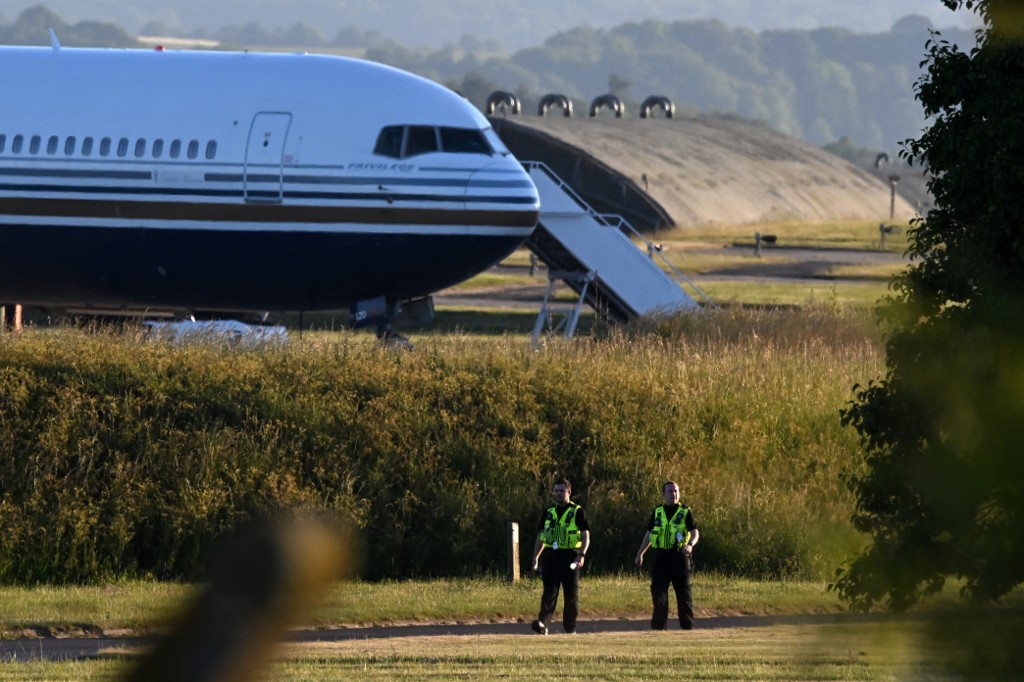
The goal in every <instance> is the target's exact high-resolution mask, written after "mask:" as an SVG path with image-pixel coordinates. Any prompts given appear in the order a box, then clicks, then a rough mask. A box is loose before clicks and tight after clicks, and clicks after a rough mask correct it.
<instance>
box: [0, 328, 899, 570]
mask: <svg viewBox="0 0 1024 682" xmlns="http://www.w3.org/2000/svg"><path fill="white" fill-rule="evenodd" d="M789 314H792V313H789ZM758 315H763V313H759V314H758ZM685 324H686V325H689V326H690V327H692V323H685ZM700 324H702V325H705V327H706V328H704V329H693V328H689V329H688V331H686V332H685V333H684V332H678V331H673V330H669V331H666V329H665V328H662V329H660V330H650V329H647V330H633V331H631V332H628V334H627V335H621V334H612V338H608V339H604V340H596V341H578V342H572V343H553V344H552V345H551V346H549V347H548V348H546V349H545V350H544V351H543V352H540V353H534V352H532V351H530V350H529V349H528V348H527V347H526V344H525V343H524V342H523V341H521V340H518V339H497V340H494V339H491V340H478V339H472V338H465V337H449V338H438V339H431V340H430V341H429V342H427V343H425V344H422V346H423V347H421V348H420V349H419V350H417V351H415V352H412V353H407V352H394V351H391V350H385V349H381V348H378V347H377V346H376V345H375V344H373V343H372V342H370V341H369V340H368V339H366V338H365V337H363V336H360V335H353V334H346V333H340V334H330V335H328V334H324V335H322V336H318V335H315V334H306V335H305V336H304V337H303V338H301V339H293V340H292V342H291V343H290V344H288V345H287V346H285V347H281V348H277V347H272V348H265V349H249V350H246V349H240V348H230V347H222V346H218V345H216V344H196V345H188V346H172V345H168V344H164V343H156V342H151V341H146V340H142V339H139V338H136V337H134V336H133V335H132V334H131V333H120V334H118V333H104V332H93V333H84V332H80V331H75V330H71V329H59V330H29V331H27V332H26V333H24V334H22V335H17V336H15V335H0V434H2V436H0V581H2V582H6V583H32V582H52V583H60V582H98V581H105V580H110V579H114V578H121V577H155V578H161V579H164V578H166V579H195V578H196V577H198V576H199V575H200V574H201V571H202V568H203V566H204V564H205V563H206V561H207V559H208V558H209V556H210V554H211V552H212V551H213V550H214V548H215V546H216V544H217V542H218V540H219V539H221V538H222V537H224V536H225V534H227V533H229V532H230V531H231V530H232V529H234V528H236V527H238V526H239V525H240V524H242V523H243V522H246V521H248V520H250V519H254V518H260V517H263V516H267V515H272V514H274V513H277V512H280V511H282V510H290V509H314V510H327V511H331V512H335V513H338V514H341V515H343V516H345V517H347V518H348V519H350V520H351V521H352V522H353V523H354V524H355V525H356V526H357V527H358V528H359V529H360V530H361V532H362V535H363V539H364V541H365V543H366V546H367V562H366V566H365V569H364V575H365V576H367V577H370V578H382V577H410V576H464V575H476V574H481V573H496V572H500V571H502V570H503V569H504V565H505V547H504V535H505V524H506V523H507V522H508V521H510V520H515V521H519V522H520V524H521V527H522V532H521V539H522V543H523V550H522V554H523V555H524V562H525V561H526V557H528V555H529V552H530V550H531V549H532V543H533V537H534V536H533V531H534V526H535V525H536V523H537V518H538V516H539V514H540V511H541V509H542V508H543V507H544V506H546V505H547V504H548V503H549V499H550V496H549V490H550V484H551V481H552V480H553V479H554V478H555V477H556V476H557V475H561V474H565V475H567V476H569V478H570V479H571V480H572V482H573V487H574V491H573V492H574V498H575V499H576V500H577V501H579V502H580V503H582V504H583V505H585V507H586V508H587V510H588V514H589V516H590V518H591V522H592V525H593V528H594V542H593V552H592V554H591V557H592V561H591V562H590V566H591V570H595V571H602V572H603V571H614V570H620V569H623V568H627V567H629V566H630V565H631V562H632V557H633V554H634V553H635V551H636V547H637V546H638V544H639V541H640V537H641V535H642V533H643V527H644V523H645V522H646V519H647V516H648V515H649V514H650V511H651V509H652V508H653V507H654V505H656V504H658V502H659V500H660V495H659V490H660V486H661V483H662V481H664V480H666V479H669V478H672V479H675V480H678V481H679V482H680V485H681V486H682V488H683V496H684V499H685V500H686V501H687V502H688V503H689V504H690V505H691V506H692V508H693V510H694V513H695V515H696V518H697V519H698V521H699V522H700V526H701V531H702V544H701V547H700V549H699V551H698V563H699V566H700V567H701V568H713V569H716V570H719V571H724V572H731V573H735V574H743V575H749V576H757V577H765V576H793V575H796V576H804V577H812V576H817V577H821V576H824V575H826V574H828V573H829V572H830V571H831V570H832V569H833V568H834V566H835V565H836V564H837V563H838V562H839V561H840V559H841V558H842V557H843V552H845V551H847V550H848V549H849V548H850V545H851V544H852V543H853V542H855V534H854V533H853V531H852V530H851V529H850V527H849V524H848V522H847V518H848V516H849V514H850V513H851V511H852V507H851V500H850V497H849V494H848V493H847V492H846V490H845V487H844V486H843V484H842V482H841V481H840V480H839V476H840V474H841V473H843V472H845V471H849V470H851V469H852V468H855V467H858V466H860V462H861V456H860V454H859V453H858V450H857V444H856V442H855V438H854V437H853V434H851V433H846V432H845V431H844V430H843V429H841V428H840V426H839V422H838V417H837V413H838V409H839V408H840V407H841V406H842V405H843V404H844V403H845V402H846V401H847V400H848V399H849V397H850V396H849V392H850V387H851V386H852V385H853V384H854V383H855V382H857V381H864V380H866V379H867V378H868V377H870V376H872V375H874V374H876V373H877V372H878V369H879V368H878V362H879V359H878V358H879V354H878V349H877V345H876V344H875V343H874V342H873V340H871V339H870V338H869V337H868V336H867V335H861V336H860V337H856V335H851V334H843V335H840V336H841V341H840V342H835V343H833V342H832V341H831V340H830V339H829V338H822V337H818V336H814V335H813V334H811V333H810V332H808V331H807V329H811V328H813V329H816V330H818V332H815V333H822V332H821V330H822V326H821V325H820V324H818V325H807V326H806V327H803V328H801V329H802V331H800V332H799V333H800V335H802V337H803V338H802V339H796V340H795V339H792V338H785V340H784V342H783V341H782V340H780V339H782V337H783V336H784V335H781V334H776V335H777V336H779V338H772V335H767V336H766V337H762V336H758V335H757V334H733V333H729V334H722V333H714V332H711V331H710V329H711V328H712V327H714V326H715V325H718V326H719V327H720V328H725V326H728V325H736V324H738V323H737V322H735V320H733V321H731V322H729V323H728V325H726V322H725V321H723V320H718V321H715V319H714V316H708V318H707V319H706V320H705V321H704V322H701V323H700ZM749 325H752V326H756V319H755V318H754V317H752V318H751V320H750V322H749ZM823 333H824V334H826V335H827V334H828V333H829V332H828V331H824V332H823Z"/></svg>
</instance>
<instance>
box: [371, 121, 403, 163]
mask: <svg viewBox="0 0 1024 682" xmlns="http://www.w3.org/2000/svg"><path fill="white" fill-rule="evenodd" d="M403 135H405V126H388V127H387V128H385V129H384V130H382V131H380V135H379V136H378V137H377V146H376V147H374V148H373V153H374V154H380V155H381V156H391V157H393V158H396V159H400V158H402V136H403Z"/></svg>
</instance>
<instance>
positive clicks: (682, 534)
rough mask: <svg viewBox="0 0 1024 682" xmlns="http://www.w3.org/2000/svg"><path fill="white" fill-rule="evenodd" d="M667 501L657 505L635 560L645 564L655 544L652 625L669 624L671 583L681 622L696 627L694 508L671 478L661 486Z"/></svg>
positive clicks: (662, 626) (657, 627)
mask: <svg viewBox="0 0 1024 682" xmlns="http://www.w3.org/2000/svg"><path fill="white" fill-rule="evenodd" d="M661 491H662V493H663V495H664V497H665V504H663V505H661V506H659V507H657V508H655V510H654V512H653V513H652V514H651V518H650V520H649V521H648V522H647V532H646V533H644V539H643V540H642V541H641V542H640V550H639V551H638V552H637V553H636V559H634V560H633V563H635V564H636V565H637V566H638V567H640V566H643V565H644V553H645V552H646V551H647V549H648V548H649V547H653V548H654V565H653V567H652V568H651V599H652V600H653V602H654V613H653V614H652V615H651V629H652V630H664V629H665V626H666V625H667V624H668V586H669V583H671V584H672V588H673V589H674V590H675V593H676V605H677V607H678V609H679V626H680V627H681V628H682V629H684V630H692V629H693V593H692V590H691V586H690V573H691V571H692V568H693V562H692V556H691V555H692V554H693V546H694V545H696V544H697V540H699V539H700V531H698V530H697V522H696V521H694V519H693V512H691V511H690V508H689V507H687V506H686V505H685V504H681V503H680V502H679V486H678V485H677V484H676V482H675V481H668V482H667V483H665V485H663V486H662V487H661Z"/></svg>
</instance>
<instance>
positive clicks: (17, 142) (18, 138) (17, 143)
mask: <svg viewBox="0 0 1024 682" xmlns="http://www.w3.org/2000/svg"><path fill="white" fill-rule="evenodd" d="M24 144H25V138H24V136H22V135H15V136H14V139H13V140H11V153H12V154H20V153H21V147H22V145H24Z"/></svg>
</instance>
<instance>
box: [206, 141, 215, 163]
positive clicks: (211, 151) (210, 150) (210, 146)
mask: <svg viewBox="0 0 1024 682" xmlns="http://www.w3.org/2000/svg"><path fill="white" fill-rule="evenodd" d="M215 156H217V142H216V141H215V140H210V141H209V142H207V143H206V158H208V159H212V158H213V157H215Z"/></svg>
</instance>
